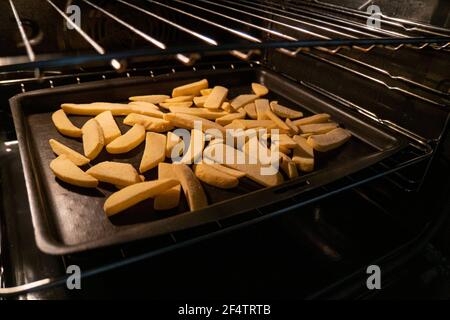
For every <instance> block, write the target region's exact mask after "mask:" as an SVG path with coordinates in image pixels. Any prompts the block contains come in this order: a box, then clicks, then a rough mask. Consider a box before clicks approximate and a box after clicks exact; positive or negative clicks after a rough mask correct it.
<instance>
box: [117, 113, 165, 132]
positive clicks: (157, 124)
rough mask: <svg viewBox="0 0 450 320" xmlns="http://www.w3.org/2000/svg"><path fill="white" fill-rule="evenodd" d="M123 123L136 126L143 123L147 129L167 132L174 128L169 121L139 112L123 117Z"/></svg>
mask: <svg viewBox="0 0 450 320" xmlns="http://www.w3.org/2000/svg"><path fill="white" fill-rule="evenodd" d="M123 123H124V124H126V125H128V126H134V125H135V124H137V123H138V124H141V125H143V126H144V127H145V130H147V131H153V132H166V131H169V130H172V129H173V126H172V125H171V124H170V122H169V121H167V120H164V119H160V118H154V117H149V116H145V115H143V114H138V113H130V114H129V115H127V116H126V117H125V119H123Z"/></svg>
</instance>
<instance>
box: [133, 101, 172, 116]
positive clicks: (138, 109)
mask: <svg viewBox="0 0 450 320" xmlns="http://www.w3.org/2000/svg"><path fill="white" fill-rule="evenodd" d="M128 106H129V110H128V113H127V114H130V113H138V114H143V115H145V116H149V117H154V118H160V119H162V117H163V115H164V113H163V112H161V111H160V110H159V109H155V108H153V107H149V106H147V105H144V104H142V103H130V104H128Z"/></svg>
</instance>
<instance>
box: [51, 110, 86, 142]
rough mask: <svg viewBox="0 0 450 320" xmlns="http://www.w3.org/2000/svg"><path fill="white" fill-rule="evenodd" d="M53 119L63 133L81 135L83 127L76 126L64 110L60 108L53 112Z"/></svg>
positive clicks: (73, 136) (76, 136) (77, 136)
mask: <svg viewBox="0 0 450 320" xmlns="http://www.w3.org/2000/svg"><path fill="white" fill-rule="evenodd" d="M52 121H53V124H54V125H55V127H56V129H58V131H59V132H60V133H61V134H63V135H65V136H68V137H72V138H79V137H81V129H80V128H78V127H76V126H75V125H74V124H73V123H72V122H71V121H70V120H69V118H68V117H67V115H66V113H65V112H64V110H62V109H59V110H58V111H55V112H53V114H52Z"/></svg>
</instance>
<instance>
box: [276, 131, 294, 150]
mask: <svg viewBox="0 0 450 320" xmlns="http://www.w3.org/2000/svg"><path fill="white" fill-rule="evenodd" d="M278 139H279V146H280V147H285V148H288V149H292V148H295V147H296V146H297V143H296V142H295V141H294V139H292V138H291V137H289V136H288V135H287V134H284V133H282V134H279V135H278Z"/></svg>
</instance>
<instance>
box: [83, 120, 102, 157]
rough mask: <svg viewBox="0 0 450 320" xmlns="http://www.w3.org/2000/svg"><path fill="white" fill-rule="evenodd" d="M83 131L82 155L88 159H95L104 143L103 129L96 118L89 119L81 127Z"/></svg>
mask: <svg viewBox="0 0 450 320" xmlns="http://www.w3.org/2000/svg"><path fill="white" fill-rule="evenodd" d="M81 131H82V133H83V136H82V138H83V150H84V155H85V156H86V157H87V158H89V159H91V160H92V159H95V158H96V157H97V156H98V154H99V153H100V152H101V151H102V149H103V146H104V145H105V140H104V138H103V131H102V128H101V127H100V125H99V124H98V122H97V120H95V119H89V120H88V121H87V122H86V123H85V124H84V125H83V127H82V128H81Z"/></svg>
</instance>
